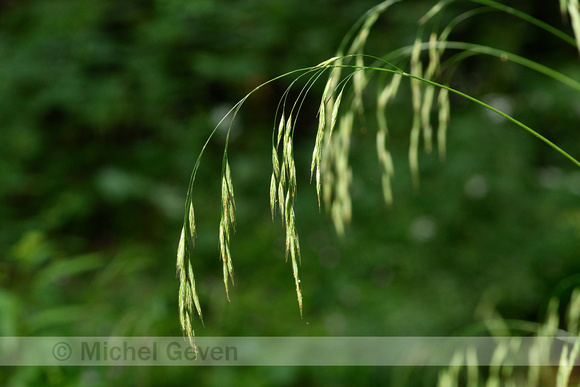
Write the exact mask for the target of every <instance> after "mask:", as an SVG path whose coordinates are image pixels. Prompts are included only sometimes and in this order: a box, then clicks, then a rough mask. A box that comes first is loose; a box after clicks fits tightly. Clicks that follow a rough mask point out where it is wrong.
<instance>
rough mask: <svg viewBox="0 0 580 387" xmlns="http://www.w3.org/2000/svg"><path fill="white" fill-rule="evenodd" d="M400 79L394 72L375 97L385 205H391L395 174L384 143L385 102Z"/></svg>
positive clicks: (395, 89) (386, 132)
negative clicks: (392, 181)
mask: <svg viewBox="0 0 580 387" xmlns="http://www.w3.org/2000/svg"><path fill="white" fill-rule="evenodd" d="M401 79H402V76H401V75H400V74H395V75H394V76H393V78H392V80H391V82H390V83H389V84H387V86H385V88H384V89H383V90H382V91H381V93H380V94H379V96H378V98H377V122H378V130H377V139H376V142H377V156H378V159H379V163H380V164H381V167H382V168H381V170H382V173H381V180H382V188H383V196H384V199H385V203H386V204H387V205H391V204H392V203H393V193H392V190H391V178H392V177H393V176H394V175H395V169H394V167H393V160H392V158H391V153H390V152H389V151H388V149H387V145H386V142H387V136H388V127H387V118H386V108H387V103H388V102H389V101H390V100H391V99H393V98H394V97H395V95H396V93H397V90H398V88H399V84H400V82H401Z"/></svg>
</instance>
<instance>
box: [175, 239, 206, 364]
mask: <svg viewBox="0 0 580 387" xmlns="http://www.w3.org/2000/svg"><path fill="white" fill-rule="evenodd" d="M186 256H189V248H188V247H187V239H186V233H185V228H182V230H181V236H180V239H179V245H178V248H177V275H178V277H179V322H180V325H181V330H182V331H183V333H184V334H185V335H186V336H187V339H188V342H189V344H190V345H191V347H192V348H193V350H194V352H195V355H196V357H197V347H196V346H195V339H194V338H195V332H194V330H193V325H192V322H191V321H192V319H193V304H195V309H196V310H197V314H198V315H199V317H200V320H201V322H202V324H203V315H202V312H201V305H200V303H199V298H198V295H197V291H196V289H195V279H194V277H193V270H192V268H191V262H188V268H187V269H188V270H186V268H185V257H186Z"/></svg>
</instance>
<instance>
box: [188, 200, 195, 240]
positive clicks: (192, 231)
mask: <svg viewBox="0 0 580 387" xmlns="http://www.w3.org/2000/svg"><path fill="white" fill-rule="evenodd" d="M189 232H190V235H191V239H192V241H193V240H194V237H195V213H194V211H193V203H189Z"/></svg>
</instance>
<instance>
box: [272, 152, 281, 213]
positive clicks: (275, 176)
mask: <svg viewBox="0 0 580 387" xmlns="http://www.w3.org/2000/svg"><path fill="white" fill-rule="evenodd" d="M279 178H280V163H279V161H278V151H277V150H276V147H274V146H272V178H271V179H270V211H271V212H272V220H274V217H275V215H276V197H277V186H278V180H279Z"/></svg>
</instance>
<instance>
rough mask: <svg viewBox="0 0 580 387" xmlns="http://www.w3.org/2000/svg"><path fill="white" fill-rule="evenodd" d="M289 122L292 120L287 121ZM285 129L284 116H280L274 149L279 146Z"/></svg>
mask: <svg viewBox="0 0 580 387" xmlns="http://www.w3.org/2000/svg"><path fill="white" fill-rule="evenodd" d="M289 121H292V120H291V119H289ZM285 129H286V124H285V122H284V115H282V117H281V118H280V125H278V136H276V137H277V138H278V140H277V141H276V149H277V148H278V146H279V145H280V139H281V138H282V135H283V134H284V131H285Z"/></svg>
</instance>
